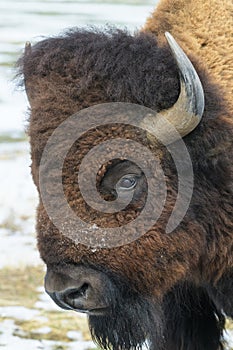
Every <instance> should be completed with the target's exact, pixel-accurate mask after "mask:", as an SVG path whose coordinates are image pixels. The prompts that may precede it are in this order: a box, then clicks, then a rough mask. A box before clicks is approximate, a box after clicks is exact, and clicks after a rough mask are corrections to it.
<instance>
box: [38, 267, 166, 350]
mask: <svg viewBox="0 0 233 350" xmlns="http://www.w3.org/2000/svg"><path fill="white" fill-rule="evenodd" d="M45 289H46V292H47V293H48V294H49V296H50V297H51V298H52V299H53V301H54V302H55V303H56V304H57V305H58V306H60V307H61V308H63V309H65V310H73V311H76V312H82V313H85V314H87V316H88V318H89V327H90V331H91V334H92V337H93V340H94V341H96V342H97V343H98V344H99V345H100V347H101V348H103V349H112V350H119V349H122V350H132V349H140V348H141V346H142V345H143V344H144V342H145V341H148V342H149V343H151V344H156V349H158V350H159V349H160V346H159V344H160V343H161V339H163V336H162V324H163V322H162V311H161V307H160V305H161V303H159V302H155V301H154V300H153V301H152V300H151V299H150V298H149V297H146V296H142V295H141V294H140V293H139V292H137V291H136V290H134V289H133V288H132V286H131V285H130V283H129V282H128V281H127V280H124V279H123V278H122V277H119V276H116V275H115V274H113V273H111V272H110V273H109V271H103V270H102V269H101V268H99V269H98V270H97V269H96V267H94V268H93V267H90V266H84V265H75V264H65V265H56V266H48V267H47V274H46V277H45ZM150 348H151V347H150Z"/></svg>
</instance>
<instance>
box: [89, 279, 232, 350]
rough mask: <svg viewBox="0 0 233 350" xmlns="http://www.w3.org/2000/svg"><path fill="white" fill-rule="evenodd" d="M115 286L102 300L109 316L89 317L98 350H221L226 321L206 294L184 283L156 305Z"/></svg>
mask: <svg viewBox="0 0 233 350" xmlns="http://www.w3.org/2000/svg"><path fill="white" fill-rule="evenodd" d="M117 286H118V287H117V288H116V287H114V289H113V290H111V291H109V293H108V295H106V298H107V301H108V302H109V303H111V310H110V311H109V312H108V314H107V315H103V316H90V317H89V327H90V330H91V334H92V337H93V340H94V341H96V342H97V343H98V344H99V345H100V346H101V348H103V349H106V350H107V349H111V350H133V349H135V350H136V349H138V350H139V349H142V345H143V343H145V341H147V343H148V348H149V349H150V350H163V349H166V350H173V349H181V350H184V349H185V350H220V349H223V345H222V343H221V340H222V333H223V328H224V324H225V317H224V315H223V314H222V313H221V312H220V311H219V310H218V309H217V307H216V306H215V304H214V303H213V302H212V300H211V299H210V298H209V296H208V294H207V293H206V291H205V290H204V289H202V288H197V287H195V286H194V285H191V284H189V283H187V282H185V283H182V284H179V285H177V286H175V287H174V288H173V289H172V290H171V291H170V292H168V293H167V294H166V295H165V296H164V298H163V300H162V301H161V302H159V301H158V300H157V301H155V300H152V299H149V298H146V297H144V298H143V297H142V296H141V295H139V294H137V293H136V292H132V291H129V290H128V287H127V284H126V283H125V284H124V283H122V282H121V283H119V282H118V284H117ZM119 286H120V287H121V288H120V289H119Z"/></svg>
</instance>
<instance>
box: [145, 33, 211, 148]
mask: <svg viewBox="0 0 233 350" xmlns="http://www.w3.org/2000/svg"><path fill="white" fill-rule="evenodd" d="M165 36H166V39H167V41H168V44H169V46H170V49H171V51H172V54H173V57H174V58H175V61H176V63H177V66H178V68H179V77H180V95H179V98H178V100H177V101H176V103H175V104H174V105H173V106H172V107H171V108H169V109H168V110H163V111H162V112H160V113H158V114H156V115H154V116H149V117H148V118H146V119H145V120H144V121H143V126H144V127H146V129H147V130H148V131H149V132H151V133H152V134H154V133H156V134H157V135H160V139H161V140H163V142H166V143H167V144H169V143H171V142H173V141H175V140H176V139H177V138H178V137H180V136H181V137H184V136H186V135H188V134H189V133H190V132H191V131H193V130H194V129H195V128H196V127H197V125H198V124H199V123H200V121H201V118H202V115H203V112H204V106H205V102H204V91H203V87H202V84H201V81H200V79H199V77H198V74H197V72H196V70H195V68H194V67H193V65H192V63H191V61H190V60H189V58H188V57H187V56H186V54H185V53H184V51H183V50H182V49H181V47H180V46H179V45H178V44H177V42H176V41H175V39H174V38H173V36H172V35H171V34H170V33H168V32H166V33H165ZM164 119H166V121H167V122H168V123H167V122H166V123H163V122H162V120H164ZM168 124H171V126H172V127H173V128H174V129H175V130H176V132H177V133H176V134H173V135H172V131H171V130H172V129H170V130H169V128H168ZM165 140H166V141H165Z"/></svg>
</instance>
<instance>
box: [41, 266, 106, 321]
mask: <svg viewBox="0 0 233 350" xmlns="http://www.w3.org/2000/svg"><path fill="white" fill-rule="evenodd" d="M110 288H111V282H110V280H109V279H108V277H107V276H106V275H105V274H103V273H101V272H98V271H95V270H93V269H90V268H87V267H83V266H70V267H67V266H66V267H65V268H62V269H60V270H59V272H58V271H57V269H56V271H54V270H53V269H50V268H48V270H47V273H46V276H45V290H46V292H47V293H48V294H49V296H50V297H51V298H52V299H53V301H54V302H55V303H56V304H57V305H58V306H60V307H61V308H63V309H66V310H70V309H71V310H75V311H79V312H85V313H88V314H95V315H96V314H103V313H105V312H106V311H107V309H108V303H107V301H106V294H107V291H108V290H109V289H110Z"/></svg>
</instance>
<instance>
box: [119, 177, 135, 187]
mask: <svg viewBox="0 0 233 350" xmlns="http://www.w3.org/2000/svg"><path fill="white" fill-rule="evenodd" d="M136 184H137V180H136V178H135V177H133V176H128V175H127V176H124V177H122V178H121V179H120V180H119V181H118V183H117V185H116V188H117V189H119V190H132V189H133V188H134V187H135V186H136Z"/></svg>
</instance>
